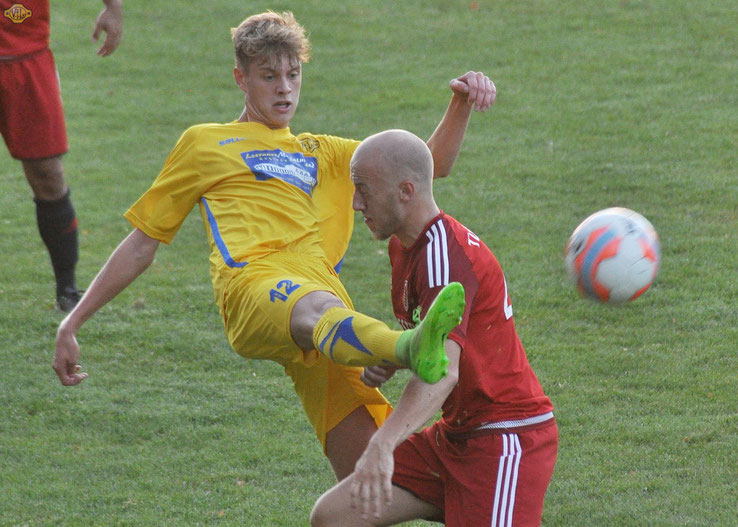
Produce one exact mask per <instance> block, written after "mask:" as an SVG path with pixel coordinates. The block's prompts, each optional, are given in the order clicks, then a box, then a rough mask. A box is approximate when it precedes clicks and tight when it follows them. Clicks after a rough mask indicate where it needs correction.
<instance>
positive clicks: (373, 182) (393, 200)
mask: <svg viewBox="0 0 738 527" xmlns="http://www.w3.org/2000/svg"><path fill="white" fill-rule="evenodd" d="M351 180H352V181H353V183H354V199H353V207H354V210H356V211H359V212H361V213H362V214H363V215H364V223H366V226H367V227H369V230H370V231H372V234H373V235H374V237H375V238H376V239H378V240H386V239H387V238H389V237H390V236H392V235H393V234H395V233H396V232H397V230H398V229H399V228H400V226H401V225H402V220H401V217H400V207H399V200H398V197H397V195H398V193H397V189H395V188H394V186H393V185H391V184H389V183H388V182H386V181H384V180H383V178H381V177H380V176H378V175H374V176H371V175H370V174H368V173H367V172H364V171H362V170H361V169H359V168H358V167H355V166H354V165H352V166H351Z"/></svg>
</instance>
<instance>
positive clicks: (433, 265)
mask: <svg viewBox="0 0 738 527" xmlns="http://www.w3.org/2000/svg"><path fill="white" fill-rule="evenodd" d="M425 235H426V236H427V237H428V245H427V246H426V249H425V251H426V253H425V256H426V264H427V267H428V287H436V286H445V285H448V282H449V264H448V241H447V239H446V228H445V227H444V226H443V220H441V219H440V218H439V219H438V221H437V222H435V223H434V224H433V225H431V226H430V228H429V229H428V230H427V231H426V233H425Z"/></svg>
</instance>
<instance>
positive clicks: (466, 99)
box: [427, 71, 497, 178]
mask: <svg viewBox="0 0 738 527" xmlns="http://www.w3.org/2000/svg"><path fill="white" fill-rule="evenodd" d="M449 87H450V88H451V91H452V92H453V95H452V96H451V102H450V103H449V105H448V108H447V109H446V113H445V114H444V115H443V118H442V119H441V122H440V123H438V126H437V127H436V130H435V131H434V132H433V135H431V137H430V139H428V141H427V143H428V148H430V151H431V153H432V154H433V177H435V178H439V177H446V176H448V175H449V174H450V173H451V169H452V168H453V166H454V163H455V162H456V158H457V157H458V155H459V151H460V150H461V143H462V142H463V141H464V134H465V133H466V127H467V125H468V124H469V117H471V113H472V110H476V111H479V112H485V111H487V109H488V108H489V107H490V106H492V105H493V104H494V102H495V97H496V96H497V89H496V88H495V84H494V82H492V81H491V80H490V79H489V77H487V76H486V75H485V74H484V73H482V72H476V71H469V72H467V73H465V74H464V75H462V76H461V77H457V78H456V79H453V80H451V82H449Z"/></svg>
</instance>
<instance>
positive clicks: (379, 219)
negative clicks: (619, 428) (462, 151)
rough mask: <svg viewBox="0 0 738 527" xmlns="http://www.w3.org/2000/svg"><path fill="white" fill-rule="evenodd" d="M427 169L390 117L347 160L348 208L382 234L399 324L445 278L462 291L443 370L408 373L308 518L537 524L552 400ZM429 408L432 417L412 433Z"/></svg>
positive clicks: (500, 286) (551, 449)
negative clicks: (429, 380)
mask: <svg viewBox="0 0 738 527" xmlns="http://www.w3.org/2000/svg"><path fill="white" fill-rule="evenodd" d="M432 170H433V161H432V159H431V158H430V156H429V153H428V150H427V147H426V146H425V144H424V143H423V141H422V140H420V139H419V138H417V137H416V136H414V135H413V134H410V133H409V132H405V131H402V130H390V131H387V132H382V133H380V134H376V135H374V136H371V137H369V138H368V139H366V140H365V141H364V142H363V143H362V144H361V145H360V146H359V148H358V149H357V150H356V152H355V154H354V156H353V158H352V161H351V177H352V180H353V182H354V185H355V187H356V190H355V194H354V208H355V209H356V210H358V211H360V212H362V214H363V215H364V219H365V223H366V224H367V226H368V227H369V229H370V230H371V231H372V232H373V234H374V235H375V236H376V237H377V238H378V239H386V238H390V237H391V239H390V242H389V256H390V261H391V263H392V303H393V307H394V311H395V315H396V316H397V318H398V320H399V321H400V323H401V324H402V325H403V326H404V327H411V326H413V325H414V324H416V323H417V322H418V321H419V320H422V318H423V316H424V314H425V311H426V310H427V309H428V306H430V304H431V303H432V302H433V299H434V298H435V296H436V295H437V294H438V292H439V291H440V290H441V289H442V288H443V287H444V286H446V285H447V284H449V283H453V282H458V283H460V284H461V285H460V286H459V287H462V286H463V288H464V290H465V294H466V311H465V313H464V317H463V321H462V323H461V324H460V325H459V326H458V327H457V328H456V329H454V330H453V331H452V332H451V334H450V335H449V337H448V340H447V342H446V352H447V355H448V357H449V359H450V364H449V368H448V372H449V373H448V375H447V377H446V378H444V379H442V380H441V382H439V383H438V384H435V385H429V384H425V383H423V382H422V381H420V380H419V379H417V378H411V379H410V380H409V382H408V384H407V386H406V388H405V390H404V392H403V394H402V396H401V397H400V399H399V401H398V403H397V406H396V408H395V411H394V413H393V414H392V415H391V416H390V417H389V418H388V419H387V421H386V422H385V423H384V424H383V425H382V427H381V428H380V429H379V430H378V431H377V432H376V433H375V434H374V436H373V437H372V439H371V440H370V442H369V445H368V446H367V448H366V450H365V451H364V454H363V455H362V457H361V458H360V459H359V461H358V462H357V464H356V467H355V470H354V472H353V474H352V475H351V476H350V477H349V478H348V479H346V480H344V481H342V482H341V483H339V484H338V485H336V486H335V487H333V488H332V489H330V490H329V491H328V492H326V493H325V494H324V495H323V496H321V498H320V499H319V500H318V502H317V503H316V506H315V508H314V510H313V513H312V515H311V522H312V525H314V526H331V525H336V526H338V525H341V526H344V527H347V526H353V525H361V526H364V525H393V524H396V523H400V522H403V521H408V520H411V519H415V518H423V519H430V520H435V521H442V522H444V523H445V524H446V525H451V526H458V527H473V526H485V527H489V526H490V525H491V526H495V527H497V526H530V525H536V526H537V525H540V523H541V517H542V513H543V502H544V496H545V493H546V489H547V488H548V484H549V481H550V479H551V476H552V474H553V469H554V464H555V461H556V453H557V447H558V429H557V426H556V422H555V420H554V416H553V405H552V404H551V401H550V400H549V398H548V397H546V395H545V394H544V392H543V389H542V388H541V385H540V383H539V382H538V379H537V378H536V375H535V373H534V372H533V370H532V368H531V366H530V364H529V363H528V359H527V357H526V355H525V351H524V349H523V346H522V344H521V342H520V339H519V338H518V335H517V332H516V330H515V324H514V322H513V309H512V304H511V302H510V296H509V294H508V290H507V283H506V281H505V277H504V275H503V273H502V269H501V268H500V265H499V263H498V262H497V260H496V258H495V257H494V255H493V254H492V252H491V251H490V250H489V248H488V247H487V246H486V245H485V244H484V242H483V241H482V240H480V239H479V237H478V236H476V235H475V234H474V233H473V232H472V231H470V230H469V229H467V228H466V227H464V226H463V225H462V224H461V223H459V222H458V221H457V220H455V219H454V218H452V217H451V216H449V215H447V214H445V213H444V212H442V211H441V210H440V209H439V208H438V206H437V205H436V203H435V200H434V198H433V190H432V177H431V174H432ZM392 373H393V372H392V371H390V370H387V369H381V368H377V367H375V368H369V369H366V370H365V373H364V380H365V382H366V383H367V384H370V385H374V386H378V385H380V384H381V383H383V382H384V381H386V380H387V379H388V378H389V376H390V375H391V374H392ZM439 409H442V410H443V414H442V417H441V419H440V420H439V421H437V422H435V423H434V424H432V425H431V426H429V427H427V428H425V429H423V430H421V431H420V432H417V433H413V432H415V431H416V430H417V429H419V428H420V427H422V426H423V425H424V424H425V423H426V422H427V421H428V420H429V419H431V418H432V417H433V416H434V415H435V414H436V412H437V411H438V410H439Z"/></svg>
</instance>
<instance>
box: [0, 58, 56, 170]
mask: <svg viewBox="0 0 738 527" xmlns="http://www.w3.org/2000/svg"><path fill="white" fill-rule="evenodd" d="M0 133H1V134H2V136H3V138H4V139H5V144H6V145H8V150H10V155H11V156H13V157H14V158H16V159H43V158H46V157H53V156H57V155H60V154H63V153H65V152H66V151H67V150H68V148H69V147H68V144H67V129H66V126H65V123H64V110H63V108H62V101H61V92H60V88H59V76H58V74H57V71H56V66H55V65H54V55H53V54H52V53H51V50H50V49H44V50H42V51H38V52H35V53H31V54H29V55H24V56H22V57H19V58H17V59H12V60H2V59H0Z"/></svg>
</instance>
